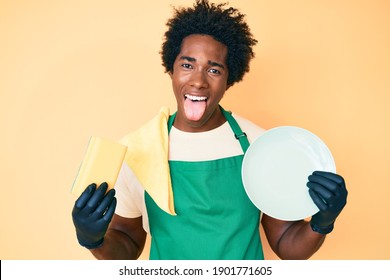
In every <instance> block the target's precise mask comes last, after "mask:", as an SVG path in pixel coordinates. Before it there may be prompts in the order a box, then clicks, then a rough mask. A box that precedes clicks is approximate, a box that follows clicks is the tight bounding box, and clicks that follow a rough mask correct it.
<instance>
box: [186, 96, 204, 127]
mask: <svg viewBox="0 0 390 280" xmlns="http://www.w3.org/2000/svg"><path fill="white" fill-rule="evenodd" d="M205 110H206V101H192V100H191V99H189V98H186V100H185V101H184V112H185V114H186V117H187V119H189V120H191V121H198V120H200V119H201V118H202V116H203V114H204V112H205Z"/></svg>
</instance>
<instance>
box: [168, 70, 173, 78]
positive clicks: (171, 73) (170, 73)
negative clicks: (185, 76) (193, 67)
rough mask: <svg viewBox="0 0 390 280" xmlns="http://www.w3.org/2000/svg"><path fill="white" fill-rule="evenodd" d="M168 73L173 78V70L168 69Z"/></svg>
mask: <svg viewBox="0 0 390 280" xmlns="http://www.w3.org/2000/svg"><path fill="white" fill-rule="evenodd" d="M168 75H169V77H171V79H172V75H173V71H168Z"/></svg>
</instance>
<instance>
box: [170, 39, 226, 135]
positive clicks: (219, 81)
mask: <svg viewBox="0 0 390 280" xmlns="http://www.w3.org/2000/svg"><path fill="white" fill-rule="evenodd" d="M226 57H227V47H226V46H225V45H224V44H222V43H220V42H218V41H216V40H215V39H213V37H211V36H209V35H198V34H196V35H190V36H187V37H185V38H184V40H183V42H182V45H181V50H180V53H179V54H178V55H177V57H176V59H175V62H174V65H173V71H172V72H171V73H169V74H170V76H171V79H172V88H173V91H174V94H175V97H176V102H177V115H176V119H175V122H174V126H175V127H176V128H178V129H180V130H182V131H187V132H201V131H207V130H211V129H214V128H216V127H218V126H220V125H221V124H223V123H224V122H225V121H226V120H225V118H224V116H223V115H222V113H221V111H220V109H219V107H218V104H219V102H220V100H221V99H222V97H223V95H224V94H225V91H226V89H227V88H228V87H227V79H228V74H229V73H228V68H227V65H226Z"/></svg>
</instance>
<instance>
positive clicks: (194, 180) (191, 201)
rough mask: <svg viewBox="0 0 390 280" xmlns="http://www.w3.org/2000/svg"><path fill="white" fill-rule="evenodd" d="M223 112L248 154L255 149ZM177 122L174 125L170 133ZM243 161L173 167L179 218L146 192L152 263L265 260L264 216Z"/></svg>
mask: <svg viewBox="0 0 390 280" xmlns="http://www.w3.org/2000/svg"><path fill="white" fill-rule="evenodd" d="M221 110H222V112H223V113H224V115H225V118H226V119H227V121H228V123H229V125H230V127H231V128H232V130H233V132H234V134H235V137H236V138H237V139H238V140H239V141H240V144H241V147H242V149H243V151H244V153H245V151H246V149H247V148H248V146H249V142H248V139H247V138H246V134H245V133H243V132H242V131H241V129H240V127H239V125H238V124H237V122H236V121H235V119H234V118H233V116H232V115H231V114H230V113H228V112H226V111H225V110H223V109H222V107H221ZM174 118H175V115H173V116H171V117H170V119H169V122H168V131H170V128H171V127H172V124H173V121H174ZM232 137H233V135H232ZM243 157H244V156H243V155H239V156H233V157H228V158H222V159H217V160H210V161H197V162H185V161H169V168H170V172H171V181H172V189H173V193H174V204H175V211H176V213H177V216H172V215H169V214H167V213H166V212H164V211H163V210H161V209H160V208H159V207H158V206H157V205H156V203H155V202H154V201H153V199H152V198H151V197H150V196H149V195H148V193H146V192H145V203H146V208H147V213H148V218H149V227H150V234H151V237H152V238H151V248H150V259H182V260H190V259H193V260H207V259H209V260H229V259H230V260H239V259H264V255H263V249H262V246H261V241H260V233H259V222H260V211H259V210H258V209H257V208H256V207H255V206H254V205H253V203H252V202H251V201H250V199H249V198H248V196H247V194H246V192H245V190H244V186H243V184H242V180H241V165H242V160H243Z"/></svg>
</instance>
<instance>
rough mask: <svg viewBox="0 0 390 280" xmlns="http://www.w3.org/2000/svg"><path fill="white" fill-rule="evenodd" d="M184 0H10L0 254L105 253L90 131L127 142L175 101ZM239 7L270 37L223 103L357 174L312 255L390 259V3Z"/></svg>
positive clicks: (2, 54) (2, 77) (2, 55)
mask: <svg viewBox="0 0 390 280" xmlns="http://www.w3.org/2000/svg"><path fill="white" fill-rule="evenodd" d="M178 3H180V4H183V5H187V4H190V3H192V1H173V0H170V1H153V4H152V3H151V2H150V1H125V0H122V1H118V0H114V1H80V0H79V1H65V0H61V1H51V0H46V1H44V0H37V1H28V0H0V97H1V102H0V128H1V137H0V159H1V162H0V178H1V187H0V188H1V196H0V225H1V233H0V258H1V259H92V256H91V255H90V253H89V252H88V251H86V250H84V249H83V248H81V247H79V246H78V244H77V241H76V238H75V234H74V228H73V224H72V221H71V215H70V213H71V209H72V207H73V203H74V200H75V197H73V196H72V195H71V194H70V188H71V185H72V183H73V180H74V177H75V175H76V173H77V170H78V166H79V163H80V161H81V159H82V157H83V154H84V152H85V148H86V143H87V141H88V139H89V137H90V136H91V135H97V136H104V137H108V138H111V139H118V138H120V137H121V136H123V135H124V134H126V133H128V132H130V131H132V130H134V129H136V128H137V127H139V126H140V125H142V124H143V123H144V122H146V121H147V120H149V119H150V118H151V117H153V116H154V115H155V114H156V113H157V111H158V110H159V108H160V107H161V106H169V107H170V108H171V109H172V110H174V109H175V101H174V98H173V94H172V93H171V88H170V79H169V76H168V75H166V74H164V71H163V68H162V66H161V61H160V57H159V50H160V45H161V42H162V35H163V32H164V31H165V22H166V20H167V19H168V18H169V17H170V15H171V4H173V5H177V4H178ZM230 4H232V5H234V6H237V7H239V8H240V9H241V10H242V11H243V12H244V13H245V14H247V20H248V23H249V24H250V26H251V27H252V31H253V33H254V35H255V37H256V38H257V39H258V40H259V44H258V45H257V46H256V48H255V52H256V59H255V60H254V61H253V63H252V64H251V72H250V74H248V75H247V76H246V77H245V79H244V82H242V83H240V84H237V85H235V86H234V87H233V88H231V89H230V90H229V91H228V93H227V96H226V97H225V99H224V101H223V105H224V106H225V107H226V108H228V109H231V110H233V111H235V112H236V113H238V114H240V115H242V116H244V117H247V118H250V119H251V120H253V121H254V122H256V123H257V124H259V125H261V126H263V127H264V128H272V127H274V126H278V125H296V126H301V127H304V128H306V129H309V130H311V131H313V132H314V133H316V134H317V135H318V136H320V137H321V138H322V139H323V140H324V141H325V142H326V143H327V145H328V146H329V148H330V149H331V151H332V153H333V155H334V158H335V160H336V164H337V169H338V172H339V173H340V174H342V175H343V176H344V177H345V179H346V181H347V186H348V189H349V201H348V205H347V207H346V208H345V211H344V212H343V213H342V215H341V216H340V218H339V220H338V221H337V224H336V228H335V231H334V232H333V233H332V234H331V235H329V237H328V239H327V241H326V243H325V244H324V246H323V247H322V249H321V250H320V251H319V252H318V253H317V254H316V255H315V256H314V257H313V259H390V239H389V238H388V237H389V236H390V219H389V218H388V213H389V203H388V201H389V197H390V191H389V183H388V181H389V179H388V178H389V166H390V162H389V161H390V148H389V143H390V123H389V121H390V110H389V107H390V106H389V105H390V79H389V70H390V36H389V35H390V34H389V30H390V18H389V16H388V15H389V11H390V2H389V1H386V0H383V1H380V0H373V1H368V0H367V1H362V0H356V1H353V0H351V1H347V0H341V1H336V0H331V1H303V0H298V1H243V0H241V1H238V0H234V1H233V0H231V1H230ZM265 247H266V257H267V258H270V259H273V258H275V256H274V255H273V254H272V253H271V252H270V251H269V248H268V247H267V245H265ZM143 257H146V254H144V255H143Z"/></svg>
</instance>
